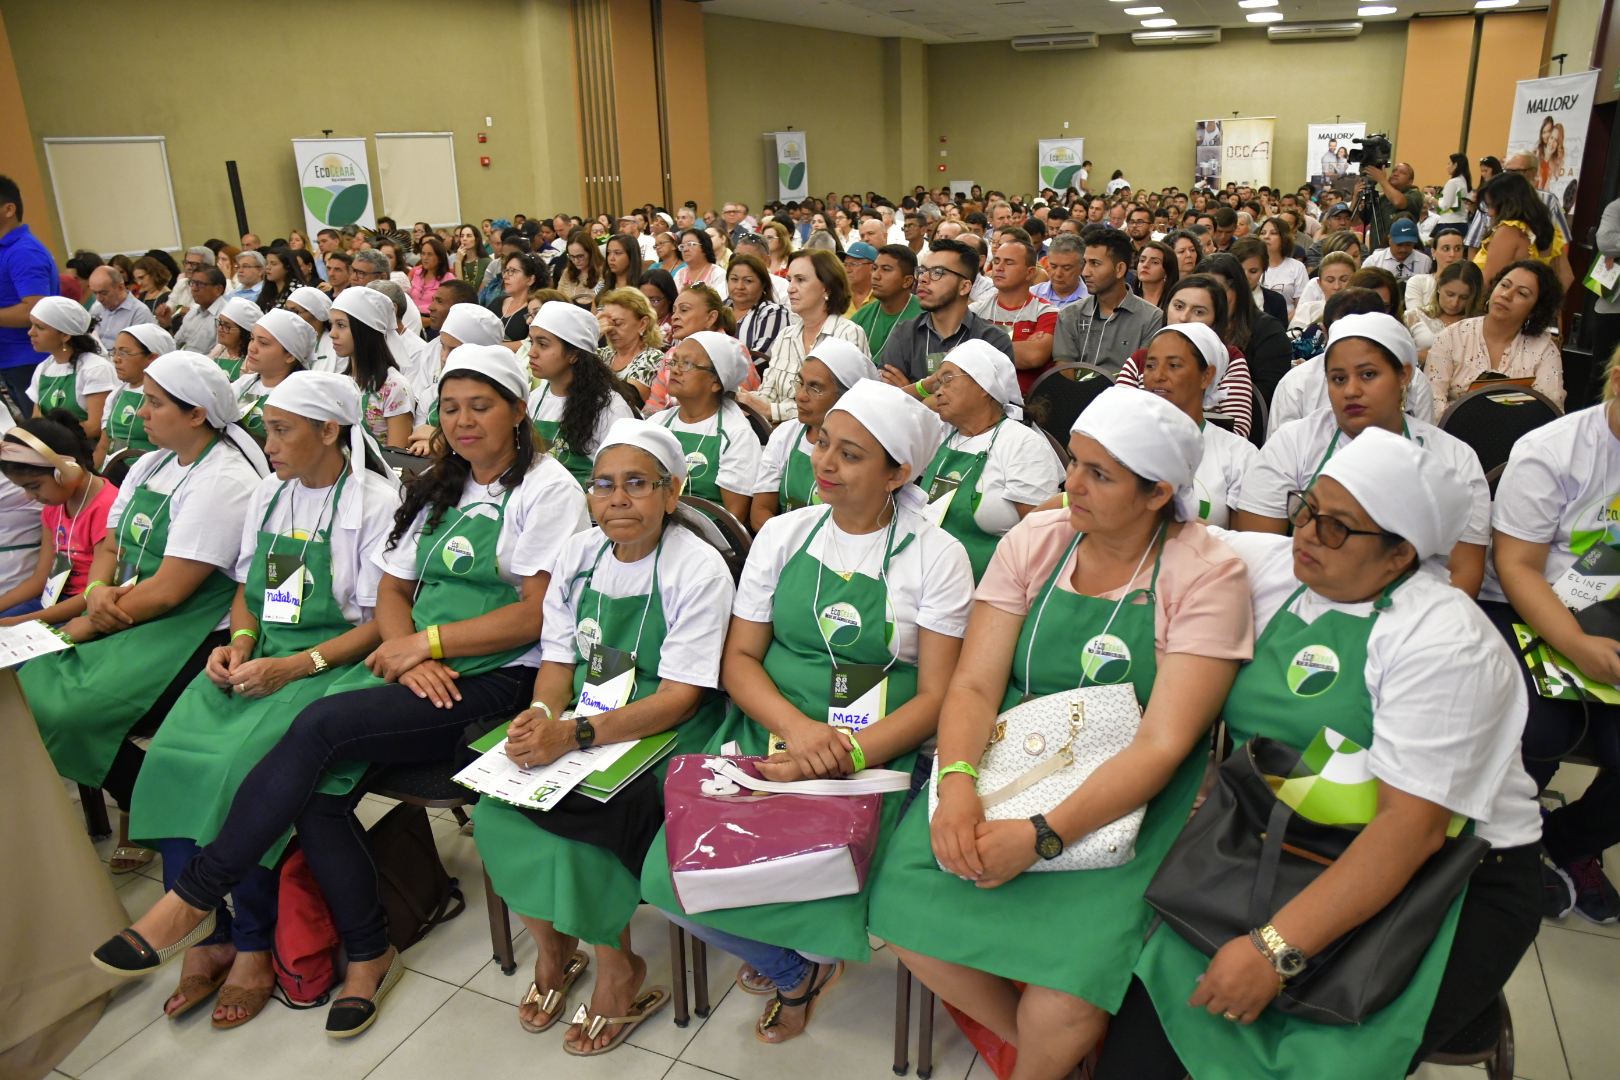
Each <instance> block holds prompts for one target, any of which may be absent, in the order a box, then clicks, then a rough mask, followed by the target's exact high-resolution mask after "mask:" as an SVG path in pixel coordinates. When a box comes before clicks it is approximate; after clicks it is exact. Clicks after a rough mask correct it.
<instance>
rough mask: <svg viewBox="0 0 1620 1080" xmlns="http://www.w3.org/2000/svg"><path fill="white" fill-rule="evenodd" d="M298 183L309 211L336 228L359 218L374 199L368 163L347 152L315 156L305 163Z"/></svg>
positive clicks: (322, 221)
mask: <svg viewBox="0 0 1620 1080" xmlns="http://www.w3.org/2000/svg"><path fill="white" fill-rule="evenodd" d="M298 183H299V186H300V187H301V188H302V189H303V192H304V205H305V206H306V207H308V208H309V212H310V214H312V215H313V216H314V217H315V220H317V221H319V222H320V223H321V224H323V225H330V226H332V227H333V228H339V229H340V228H342V227H343V226H345V225H353V224H354V223H355V222H357V221H359V220H360V218H361V216H362V215H364V214H365V212H366V204H367V203H368V202H369V201H370V200H371V189H370V187H369V186H368V185H367V184H366V170H365V167H364V166H363V165H360V164H357V163H356V162H355V160H354V159H353V158H351V157H349V156H348V155H347V154H338V153H325V154H322V155H321V156H320V157H318V158H314V159H313V160H311V161H310V162H309V163H308V164H307V165H305V166H304V175H303V176H301V177H299V180H298Z"/></svg>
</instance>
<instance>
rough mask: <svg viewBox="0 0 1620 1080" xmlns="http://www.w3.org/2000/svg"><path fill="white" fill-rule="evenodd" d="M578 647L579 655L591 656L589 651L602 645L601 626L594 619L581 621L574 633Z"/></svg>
mask: <svg viewBox="0 0 1620 1080" xmlns="http://www.w3.org/2000/svg"><path fill="white" fill-rule="evenodd" d="M574 636H575V638H576V639H577V642H578V646H579V655H581V656H589V655H591V649H592V648H594V647H595V646H597V645H600V644H602V624H601V623H599V622H597V621H596V620H595V619H581V620H580V621H579V628H578V629H577V630H575V631H574Z"/></svg>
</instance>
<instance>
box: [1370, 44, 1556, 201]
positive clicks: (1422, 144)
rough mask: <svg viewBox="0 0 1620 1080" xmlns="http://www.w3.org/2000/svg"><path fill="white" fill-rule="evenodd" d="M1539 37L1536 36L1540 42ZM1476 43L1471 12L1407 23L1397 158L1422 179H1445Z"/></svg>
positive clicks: (1459, 131)
mask: <svg viewBox="0 0 1620 1080" xmlns="http://www.w3.org/2000/svg"><path fill="white" fill-rule="evenodd" d="M1540 42H1541V39H1540V38H1539V37H1538V38H1537V39H1536V44H1537V47H1539V46H1540ZM1473 48H1474V17H1473V16H1472V15H1456V16H1446V17H1444V18H1435V19H1413V20H1412V21H1411V22H1410V23H1409V24H1408V27H1407V31H1406V75H1405V79H1404V80H1403V83H1402V86H1401V126H1400V129H1399V130H1400V135H1399V138H1398V139H1397V140H1396V143H1395V157H1396V159H1397V160H1400V161H1405V162H1409V163H1410V164H1411V165H1412V168H1413V169H1415V170H1416V171H1417V178H1418V183H1420V184H1439V183H1443V182H1444V181H1445V178H1446V176H1447V175H1448V173H1449V167H1450V161H1449V159H1450V156H1451V155H1452V154H1454V153H1456V151H1457V148H1458V147H1459V146H1461V145H1462V130H1463V116H1464V113H1465V111H1466V109H1467V106H1468V60H1469V57H1470V56H1471V55H1472V53H1473ZM1509 96H1510V97H1511V87H1510V91H1509Z"/></svg>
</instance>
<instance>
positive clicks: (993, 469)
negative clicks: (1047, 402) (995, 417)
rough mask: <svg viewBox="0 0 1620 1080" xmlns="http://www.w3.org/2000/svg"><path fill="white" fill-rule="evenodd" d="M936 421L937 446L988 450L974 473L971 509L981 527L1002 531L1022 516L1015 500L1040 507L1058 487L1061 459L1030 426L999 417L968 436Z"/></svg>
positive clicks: (996, 532) (1061, 473) (941, 421)
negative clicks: (939, 437) (974, 499)
mask: <svg viewBox="0 0 1620 1080" xmlns="http://www.w3.org/2000/svg"><path fill="white" fill-rule="evenodd" d="M930 415H932V414H930ZM935 420H936V421H938V423H939V425H940V427H941V428H942V429H943V432H942V436H943V439H944V442H943V444H942V445H944V446H946V447H949V448H950V449H952V450H961V451H964V452H966V453H969V454H977V453H980V452H981V451H989V456H988V457H987V458H985V460H984V471H983V472H982V473H980V474H979V484H978V491H979V496H980V498H979V507H978V509H977V510H975V511H974V512H973V521H974V524H976V525H978V526H979V528H981V529H983V530H984V531H985V532H987V533H991V534H993V535H996V536H1004V535H1006V532H1007V530H1008V529H1010V528H1012V527H1013V526H1014V525H1016V524H1018V523H1019V522H1020V521H1021V520H1023V519H1022V518H1020V517H1019V516H1018V510H1017V508H1016V507H1015V506H1014V505H1013V504H1014V503H1022V504H1023V505H1025V506H1039V505H1041V503H1043V502H1045V501H1046V500H1047V499H1050V498H1051V497H1052V496H1053V495H1056V494H1057V492H1058V489H1059V488H1061V487H1062V486H1063V463H1062V462H1060V461H1059V460H1058V456H1057V454H1055V453H1053V451H1052V445H1051V444H1050V443H1048V442H1047V441H1046V437H1045V436H1044V435H1042V434H1041V433H1040V432H1039V431H1036V430H1035V429H1034V428H1032V427H1026V426H1025V425H1023V424H1022V423H1020V422H1018V421H1017V420H1004V421H1002V422H1001V423H1000V424H998V425H996V426H995V427H993V428H991V429H990V430H989V431H982V432H980V433H979V434H977V435H974V436H973V437H971V438H969V437H967V436H965V435H963V434H962V433H961V432H960V431H957V430H956V429H955V428H953V427H951V426H950V425H949V424H947V423H945V421H943V420H939V418H938V417H937V416H936V417H935ZM963 494H965V493H963ZM960 497H961V495H960V494H959V495H958V496H957V498H960Z"/></svg>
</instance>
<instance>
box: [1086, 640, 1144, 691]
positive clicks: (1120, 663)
mask: <svg viewBox="0 0 1620 1080" xmlns="http://www.w3.org/2000/svg"><path fill="white" fill-rule="evenodd" d="M1080 670H1081V672H1082V673H1084V675H1085V677H1086V678H1088V679H1090V680H1091V681H1092V682H1094V683H1117V682H1122V681H1123V680H1124V678H1125V676H1127V675H1129V674H1130V673H1131V648H1130V646H1129V645H1126V644H1125V642H1124V641H1122V640H1120V639H1119V638H1117V637H1115V636H1114V635H1113V634H1098V635H1097V636H1096V637H1094V638H1092V639H1091V640H1090V641H1088V642H1086V645H1085V648H1083V649H1081V650H1080Z"/></svg>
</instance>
